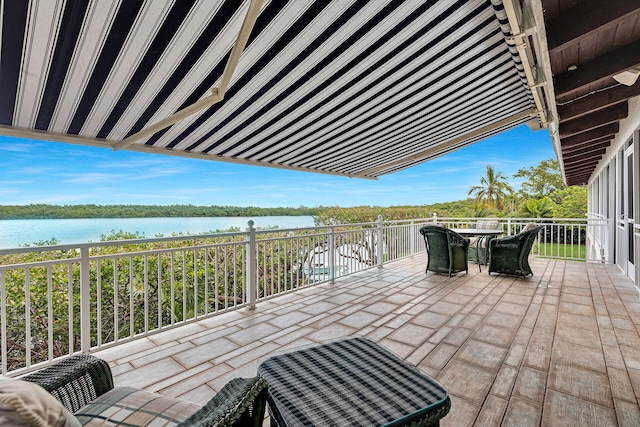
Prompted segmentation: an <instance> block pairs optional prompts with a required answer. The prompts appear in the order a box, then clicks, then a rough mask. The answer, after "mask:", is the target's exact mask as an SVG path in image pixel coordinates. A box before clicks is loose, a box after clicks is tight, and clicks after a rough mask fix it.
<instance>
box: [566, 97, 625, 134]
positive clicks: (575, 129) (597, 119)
mask: <svg viewBox="0 0 640 427" xmlns="http://www.w3.org/2000/svg"><path fill="white" fill-rule="evenodd" d="M628 115H629V106H628V105H627V102H626V101H625V102H621V103H619V104H616V105H614V106H612V107H609V108H607V109H604V110H600V111H598V112H595V113H591V114H587V115H585V116H582V117H579V118H577V119H573V120H569V121H566V122H564V123H561V124H560V138H568V137H570V136H572V135H576V134H579V133H582V132H585V131H588V130H591V129H595V128H598V127H600V126H604V125H608V124H610V123H615V122H618V121H620V120H622V119H624V118H626V117H627V116H628Z"/></svg>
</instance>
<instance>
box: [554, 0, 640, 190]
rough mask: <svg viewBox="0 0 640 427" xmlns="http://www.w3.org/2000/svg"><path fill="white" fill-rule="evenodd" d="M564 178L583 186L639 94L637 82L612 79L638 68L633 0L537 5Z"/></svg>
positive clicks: (562, 0)
mask: <svg viewBox="0 0 640 427" xmlns="http://www.w3.org/2000/svg"><path fill="white" fill-rule="evenodd" d="M542 6H543V9H544V12H543V13H544V21H545V29H546V34H547V44H548V49H549V59H550V64H551V71H552V73H553V86H554V92H555V103H556V107H557V111H558V121H559V138H560V145H561V153H559V154H560V155H561V158H560V159H559V160H560V161H561V162H562V164H563V169H564V175H565V179H566V182H567V184H568V185H580V184H586V183H587V182H588V180H589V178H590V176H591V175H592V173H593V171H594V169H595V168H596V166H597V165H598V162H599V161H600V159H601V158H602V156H603V154H604V153H605V151H606V150H607V147H609V145H610V144H611V140H612V139H613V138H614V137H615V135H616V134H617V133H618V131H619V122H620V120H622V119H624V118H626V117H627V116H628V114H629V111H628V105H627V101H628V99H629V98H632V97H635V96H638V95H640V79H638V81H637V82H636V83H635V84H633V85H632V86H625V85H623V84H620V83H618V82H617V81H616V80H614V78H613V76H614V75H616V74H619V73H621V72H623V71H625V70H629V69H631V68H634V67H640V1H639V0H542Z"/></svg>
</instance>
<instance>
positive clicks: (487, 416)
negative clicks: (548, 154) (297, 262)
mask: <svg viewBox="0 0 640 427" xmlns="http://www.w3.org/2000/svg"><path fill="white" fill-rule="evenodd" d="M425 256H426V255H416V256H415V257H413V258H409V259H405V260H401V261H397V262H394V263H390V264H386V265H385V267H384V269H382V270H378V269H374V270H369V271H366V272H362V273H359V274H356V275H351V276H348V277H345V278H342V279H339V280H336V283H335V284H334V285H330V284H323V285H317V286H314V287H311V288H307V289H304V290H300V291H297V292H295V293H291V294H288V295H285V296H282V297H278V298H274V299H272V300H269V301H266V302H261V303H259V304H258V306H257V308H256V310H255V311H248V310H246V309H241V310H239V311H235V312H231V313H226V314H223V315H219V316H216V317H213V318H209V319H206V320H202V321H200V322H198V323H193V324H191V325H188V326H184V327H181V328H178V329H174V330H171V331H166V332H163V333H160V334H157V335H153V336H151V337H148V338H144V339H141V340H139V341H137V342H133V343H130V344H126V345H122V346H120V347H117V348H113V349H109V350H104V351H101V352H98V353H96V355H97V356H99V357H102V358H104V359H106V360H108V361H109V362H110V364H111V366H112V368H113V372H114V380H115V383H116V386H124V385H130V386H134V387H139V388H144V389H147V390H150V391H157V392H159V393H161V394H165V395H169V396H175V397H180V398H183V399H186V400H190V401H193V402H196V403H200V404H204V403H205V402H206V401H208V400H209V399H210V398H211V397H212V396H213V395H214V393H215V392H216V391H217V390H219V389H220V388H221V387H222V386H223V385H224V384H225V383H226V382H227V381H228V380H229V379H231V378H233V377H237V376H253V375H255V373H256V370H257V366H258V365H259V363H260V361H261V360H263V359H264V358H266V357H268V356H269V355H271V354H273V353H274V352H281V351H283V350H287V349H290V348H295V347H298V346H303V345H308V344H312V343H314V342H325V341H328V340H332V339H335V338H338V337H343V336H350V335H360V336H367V337H370V338H371V339H373V340H375V341H377V342H379V343H380V344H382V345H383V346H385V347H387V348H388V349H390V350H392V351H393V352H395V353H397V354H398V355H400V356H401V357H403V358H405V359H406V360H408V361H409V362H410V363H412V364H414V365H416V366H417V367H418V368H419V369H421V370H422V371H424V372H426V373H427V374H430V375H432V376H433V377H435V378H437V379H438V380H439V381H440V382H441V383H442V384H443V385H444V387H445V388H446V389H447V390H448V392H449V394H450V396H451V399H452V409H451V411H450V413H449V415H447V416H446V417H445V418H444V419H443V420H442V423H441V425H443V426H455V427H459V426H470V425H478V426H499V425H504V426H514V425H522V426H528V425H531V426H537V425H544V426H576V425H585V426H588V425H591V426H599V427H600V426H616V425H619V426H638V425H640V409H639V406H638V399H639V398H640V336H639V335H638V332H639V331H640V298H639V295H638V292H637V290H636V288H635V287H634V285H633V283H632V282H631V280H629V279H628V278H627V277H626V276H625V275H624V274H622V273H621V272H619V271H618V269H617V268H615V267H612V266H605V265H601V264H586V263H579V262H568V261H557V260H548V259H541V258H534V259H532V260H531V261H532V262H531V264H532V268H533V271H534V273H535V276H533V277H530V278H528V279H526V280H525V279H521V278H513V277H507V276H497V275H491V276H489V275H487V273H486V272H482V273H479V272H478V267H477V265H475V264H474V265H470V271H469V274H464V273H461V274H458V275H457V276H455V277H453V278H448V277H447V276H446V275H441V274H435V273H432V272H430V273H428V274H425V272H424V266H425V265H426V263H425V258H424V257H425ZM265 425H267V424H266V423H265Z"/></svg>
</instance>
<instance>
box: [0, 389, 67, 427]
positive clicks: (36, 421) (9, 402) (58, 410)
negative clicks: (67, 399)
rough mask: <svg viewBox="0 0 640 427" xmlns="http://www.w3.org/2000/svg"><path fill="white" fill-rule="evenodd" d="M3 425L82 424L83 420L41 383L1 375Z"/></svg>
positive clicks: (0, 416) (0, 418)
mask: <svg viewBox="0 0 640 427" xmlns="http://www.w3.org/2000/svg"><path fill="white" fill-rule="evenodd" d="M0 426H16V427H18V426H30V427H48V426H52V427H80V422H79V421H78V420H77V419H76V418H75V417H74V416H73V415H72V414H71V413H70V412H69V411H68V410H67V408H65V407H64V406H63V405H62V403H60V402H58V401H57V400H56V398H55V397H53V396H52V395H51V394H49V393H47V391H46V390H45V389H43V388H42V387H40V386H39V385H37V384H34V383H31V382H29V381H24V380H17V379H13V378H8V377H2V376H0Z"/></svg>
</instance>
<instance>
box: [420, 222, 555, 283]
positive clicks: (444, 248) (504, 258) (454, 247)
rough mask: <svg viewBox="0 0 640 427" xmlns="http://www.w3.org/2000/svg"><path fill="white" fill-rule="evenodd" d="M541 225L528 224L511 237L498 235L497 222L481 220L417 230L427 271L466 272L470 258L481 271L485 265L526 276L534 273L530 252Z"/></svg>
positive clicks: (431, 226) (492, 269) (489, 267)
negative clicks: (470, 224)
mask: <svg viewBox="0 0 640 427" xmlns="http://www.w3.org/2000/svg"><path fill="white" fill-rule="evenodd" d="M543 228H544V226H542V225H536V224H534V223H529V224H527V225H526V226H525V227H523V229H522V230H521V231H520V233H518V234H516V235H514V236H507V237H502V238H498V236H499V235H501V234H502V233H503V230H502V228H500V224H499V223H498V221H487V220H480V221H478V222H477V223H476V225H475V227H473V228H447V227H446V226H444V225H440V224H435V225H425V226H423V227H421V228H420V233H421V234H422V235H423V237H424V241H425V245H426V248H427V257H428V258H427V268H426V271H427V272H428V271H434V272H437V273H447V274H448V275H449V277H451V275H452V274H455V273H458V272H460V271H465V272H468V271H469V261H472V262H477V263H478V268H479V269H480V271H482V267H481V265H482V264H484V265H488V270H489V274H491V273H502V274H510V275H516V276H521V277H525V278H526V277H527V276H529V275H533V272H532V271H531V267H530V266H529V260H528V258H529V252H531V248H532V246H533V242H534V241H535V239H536V238H537V236H538V233H539V232H540V230H542V229H543ZM470 238H471V239H470ZM470 249H471V250H470Z"/></svg>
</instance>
